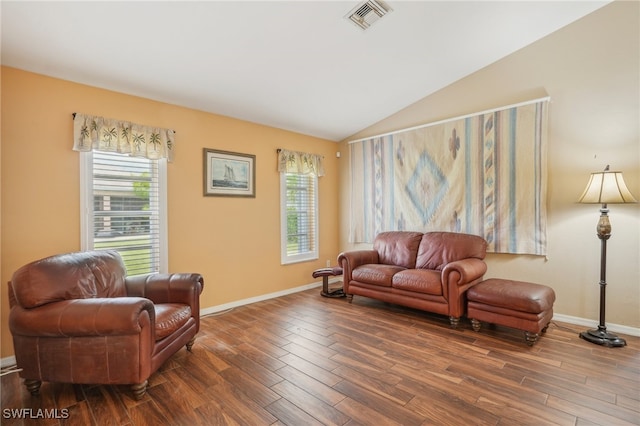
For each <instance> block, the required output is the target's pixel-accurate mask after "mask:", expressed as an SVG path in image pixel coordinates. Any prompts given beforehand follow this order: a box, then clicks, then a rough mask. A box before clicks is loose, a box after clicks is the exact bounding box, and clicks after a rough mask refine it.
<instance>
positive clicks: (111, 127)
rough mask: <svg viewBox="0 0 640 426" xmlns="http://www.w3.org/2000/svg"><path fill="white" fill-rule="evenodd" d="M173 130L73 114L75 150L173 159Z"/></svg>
mask: <svg viewBox="0 0 640 426" xmlns="http://www.w3.org/2000/svg"><path fill="white" fill-rule="evenodd" d="M174 137H175V136H174V131H173V130H170V129H162V128H159V127H149V126H144V125H141V124H135V123H130V122H128V121H122V120H115V119H111V118H104V117H98V116H94V115H86V114H74V118H73V150H74V151H92V150H96V151H108V152H119V153H123V154H129V155H131V156H134V157H145V158H148V159H150V160H158V159H160V158H166V159H167V160H168V161H171V160H172V159H173V149H174V146H175V139H174Z"/></svg>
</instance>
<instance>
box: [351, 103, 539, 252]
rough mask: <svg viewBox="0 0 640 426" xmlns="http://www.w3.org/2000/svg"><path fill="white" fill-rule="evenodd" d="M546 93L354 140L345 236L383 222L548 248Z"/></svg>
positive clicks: (503, 247)
mask: <svg viewBox="0 0 640 426" xmlns="http://www.w3.org/2000/svg"><path fill="white" fill-rule="evenodd" d="M547 109H548V99H543V100H536V101H531V102H528V103H523V104H519V105H517V106H510V107H505V108H503V109H498V110H492V111H489V112H483V113H479V114H474V115H470V116H466V117H461V118H456V119H451V120H446V121H442V122H438V123H434V124H429V125H425V126H420V127H416V128H413V129H408V130H404V131H400V132H396V133H392V134H388V135H384V136H380V137H374V138H371V139H366V140H360V141H354V142H351V143H350V145H349V149H350V161H351V167H350V171H351V228H350V238H349V241H350V242H352V243H371V242H373V239H374V238H375V236H376V235H377V234H378V233H379V232H382V231H393V230H406V231H420V232H427V231H451V232H464V233H469V234H474V235H480V236H482V237H484V238H485V239H486V240H487V242H488V243H489V248H488V251H490V252H493V253H520V254H534V255H546V251H547V238H546V222H547V217H546V187H547V177H546V175H547V170H546V167H547V165H546V139H547V134H546V133H547V132H546V130H547Z"/></svg>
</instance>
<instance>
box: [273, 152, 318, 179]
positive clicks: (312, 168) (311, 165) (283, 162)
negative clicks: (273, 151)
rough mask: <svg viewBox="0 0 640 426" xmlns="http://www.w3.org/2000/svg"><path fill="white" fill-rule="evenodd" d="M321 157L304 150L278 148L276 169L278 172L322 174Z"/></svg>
mask: <svg viewBox="0 0 640 426" xmlns="http://www.w3.org/2000/svg"><path fill="white" fill-rule="evenodd" d="M322 160H323V157H322V156H321V155H317V154H309V153H306V152H298V151H288V150H286V149H279V150H278V171H279V172H280V173H298V174H302V175H308V174H314V175H316V176H318V177H319V176H324V166H323V164H322Z"/></svg>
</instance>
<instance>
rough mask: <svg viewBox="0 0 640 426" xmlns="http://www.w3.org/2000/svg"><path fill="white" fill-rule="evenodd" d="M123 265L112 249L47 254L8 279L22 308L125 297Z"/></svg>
mask: <svg viewBox="0 0 640 426" xmlns="http://www.w3.org/2000/svg"><path fill="white" fill-rule="evenodd" d="M125 274H126V271H125V267H124V263H123V262H122V258H121V257H120V255H119V254H118V253H117V252H115V251H87V252H77V253H68V254H59V255H55V256H50V257H47V258H44V259H41V260H37V261H35V262H31V263H29V264H27V265H25V266H23V267H21V268H20V269H18V270H17V271H16V272H15V273H14V274H13V276H12V278H11V283H12V288H13V291H14V296H15V300H16V301H17V302H18V303H19V304H20V306H22V307H23V308H27V309H30V308H35V307H37V306H41V305H44V304H46V303H51V302H58V301H61V300H69V299H88V298H94V297H122V296H126V290H125V285H124V279H125Z"/></svg>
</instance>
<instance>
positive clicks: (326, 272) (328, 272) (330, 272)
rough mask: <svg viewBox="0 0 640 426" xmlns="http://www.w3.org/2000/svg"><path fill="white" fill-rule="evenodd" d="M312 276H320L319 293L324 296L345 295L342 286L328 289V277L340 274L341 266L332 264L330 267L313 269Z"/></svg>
mask: <svg viewBox="0 0 640 426" xmlns="http://www.w3.org/2000/svg"><path fill="white" fill-rule="evenodd" d="M312 275H313V278H319V277H322V291H321V292H320V295H322V296H324V297H346V296H347V295H346V294H344V290H343V289H342V288H336V289H334V290H329V277H337V276H340V275H342V268H341V267H339V266H334V267H332V268H320V269H316V270H315V271H313V274H312Z"/></svg>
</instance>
